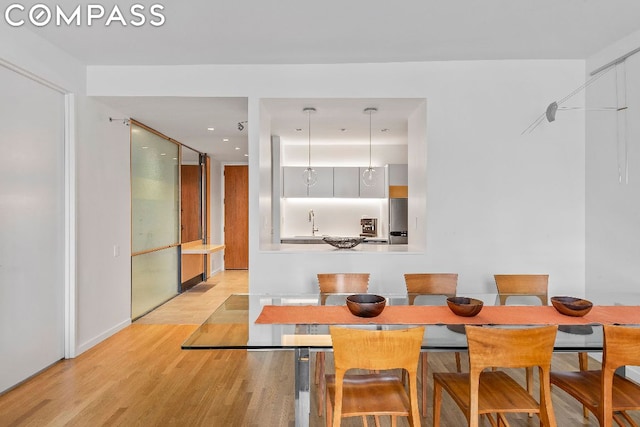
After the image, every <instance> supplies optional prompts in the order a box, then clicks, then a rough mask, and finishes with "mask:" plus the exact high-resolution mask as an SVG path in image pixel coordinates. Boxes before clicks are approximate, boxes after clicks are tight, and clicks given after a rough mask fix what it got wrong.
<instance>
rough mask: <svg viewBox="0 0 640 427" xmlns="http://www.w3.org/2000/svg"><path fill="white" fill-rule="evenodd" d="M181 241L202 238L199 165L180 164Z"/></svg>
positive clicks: (185, 241)
mask: <svg viewBox="0 0 640 427" xmlns="http://www.w3.org/2000/svg"><path fill="white" fill-rule="evenodd" d="M181 171H182V175H181V187H180V191H181V193H180V194H181V198H182V203H181V207H182V218H181V220H182V236H181V237H182V243H187V242H193V241H194V240H200V239H202V232H201V228H202V220H201V215H200V211H201V206H202V202H201V201H200V194H201V192H200V166H199V165H182V166H181Z"/></svg>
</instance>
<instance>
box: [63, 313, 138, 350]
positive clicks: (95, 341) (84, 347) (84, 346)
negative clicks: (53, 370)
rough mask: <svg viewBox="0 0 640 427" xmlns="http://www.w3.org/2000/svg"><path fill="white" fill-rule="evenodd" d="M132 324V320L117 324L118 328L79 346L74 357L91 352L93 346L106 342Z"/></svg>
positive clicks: (115, 327)
mask: <svg viewBox="0 0 640 427" xmlns="http://www.w3.org/2000/svg"><path fill="white" fill-rule="evenodd" d="M130 324H131V319H127V320H124V321H122V322H120V323H119V324H117V325H116V326H114V327H113V328H111V329H109V330H107V331H105V332H103V333H101V334H100V335H98V336H97V337H95V338H92V339H90V340H89V341H85V342H84V343H82V344H80V345H79V346H77V347H76V352H75V354H74V355H73V357H78V356H79V355H81V354H82V353H84V352H85V351H87V350H89V349H90V348H91V347H93V346H95V345H97V344H100V343H101V342H102V341H104V340H106V339H107V338H109V337H110V336H111V335H114V334H115V333H117V332H120V331H121V330H123V329H124V328H126V327H127V326H129V325H130Z"/></svg>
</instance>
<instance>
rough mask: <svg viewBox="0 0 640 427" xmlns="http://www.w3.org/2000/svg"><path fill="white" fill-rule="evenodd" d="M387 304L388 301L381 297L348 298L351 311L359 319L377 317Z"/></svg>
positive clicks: (367, 295) (352, 296) (351, 296)
mask: <svg viewBox="0 0 640 427" xmlns="http://www.w3.org/2000/svg"><path fill="white" fill-rule="evenodd" d="M386 304H387V300H386V299H385V298H384V297H381V296H380V295H373V294H354V295H349V296H348V297H347V307H348V308H349V311H350V312H351V313H353V314H354V315H356V316H358V317H376V316H377V315H379V314H380V313H382V310H384V307H385V305H386Z"/></svg>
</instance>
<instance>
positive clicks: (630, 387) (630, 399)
mask: <svg viewBox="0 0 640 427" xmlns="http://www.w3.org/2000/svg"><path fill="white" fill-rule="evenodd" d="M601 376H602V371H580V372H551V384H553V385H555V386H557V387H559V388H561V389H563V390H564V391H566V392H567V393H569V394H570V395H572V396H573V397H575V398H576V399H578V400H579V401H580V402H582V403H583V404H584V405H585V406H587V407H588V408H589V409H590V410H591V411H592V412H594V410H595V408H597V407H598V406H599V405H600V394H601V390H602V387H601V384H600V381H601ZM613 407H614V408H615V409H616V410H618V411H631V410H640V389H639V388H638V385H637V384H636V383H634V382H632V381H629V380H628V379H626V378H624V377H621V376H620V375H616V376H614V377H613Z"/></svg>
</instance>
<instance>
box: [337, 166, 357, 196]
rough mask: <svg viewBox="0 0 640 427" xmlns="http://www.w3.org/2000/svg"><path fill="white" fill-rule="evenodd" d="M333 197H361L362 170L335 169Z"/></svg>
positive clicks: (354, 168) (355, 168)
mask: <svg viewBox="0 0 640 427" xmlns="http://www.w3.org/2000/svg"><path fill="white" fill-rule="evenodd" d="M333 197H353V198H357V197H360V168H358V167H339V168H333Z"/></svg>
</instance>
